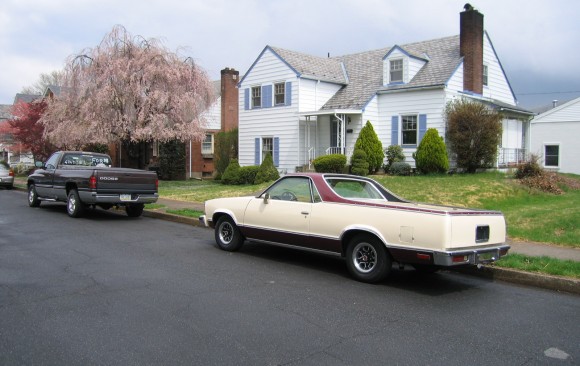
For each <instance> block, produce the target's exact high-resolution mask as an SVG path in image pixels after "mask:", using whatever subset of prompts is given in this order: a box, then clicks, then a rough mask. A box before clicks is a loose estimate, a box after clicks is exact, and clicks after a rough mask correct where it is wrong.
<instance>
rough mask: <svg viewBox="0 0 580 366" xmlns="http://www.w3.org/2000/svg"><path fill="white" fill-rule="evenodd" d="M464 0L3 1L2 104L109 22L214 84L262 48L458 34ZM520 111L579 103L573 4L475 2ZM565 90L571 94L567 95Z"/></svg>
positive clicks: (326, 48) (385, 42) (578, 7)
mask: <svg viewBox="0 0 580 366" xmlns="http://www.w3.org/2000/svg"><path fill="white" fill-rule="evenodd" d="M465 3H466V0H437V1H435V0H404V1H400V0H398V1H394V0H269V1H268V0H185V1H182V0H162V1H161V0H159V1H158V0H151V1H149V0H139V1H133V0H2V1H1V3H0V104H12V102H13V99H14V95H15V94H16V93H18V92H20V91H21V90H22V88H23V87H26V86H32V85H33V84H34V83H35V82H36V81H37V80H38V79H39V76H40V74H41V73H50V72H52V71H54V70H60V69H62V68H63V65H64V61H65V59H66V58H67V57H68V56H69V55H72V54H76V53H79V52H80V51H81V50H83V49H85V48H90V47H94V46H96V45H98V44H99V43H100V41H101V40H102V39H103V37H104V36H105V35H106V34H107V33H109V32H110V31H111V29H112V28H113V26H114V25H116V24H120V25H123V26H124V27H125V28H126V29H127V30H128V31H129V32H130V33H131V34H133V35H141V36H143V37H145V38H160V39H162V40H163V41H164V43H165V45H166V46H167V47H168V48H170V49H171V50H173V51H176V50H177V49H178V48H179V49H183V50H182V51H180V52H181V53H183V54H185V55H187V56H191V57H193V58H194V59H195V60H196V61H197V63H198V65H200V66H202V67H203V68H205V69H206V70H207V72H208V73H209V75H210V77H211V78H212V79H215V80H217V79H218V78H219V71H220V70H221V69H223V68H224V67H233V68H235V69H237V70H239V71H240V74H241V75H243V74H244V73H245V72H246V71H247V70H248V68H249V67H250V66H251V64H252V63H253V62H254V61H255V59H256V58H257V56H258V55H259V53H260V52H261V51H262V49H263V48H264V47H265V46H266V45H272V46H277V47H281V48H287V49H291V50H295V51H300V52H304V53H308V54H312V55H318V56H326V55H327V54H328V53H330V54H331V55H333V56H338V55H344V54H349V53H356V52H361V51H367V50H372V49H377V48H383V47H388V46H393V45H396V44H399V45H403V44H405V43H410V42H417V41H425V40H429V39H434V38H440V37H445V36H451V35H456V34H459V12H461V11H462V10H463V5H464V4H465ZM471 4H472V5H473V6H474V7H475V8H476V9H478V10H479V11H480V12H481V13H483V14H484V16H485V18H484V27H485V29H486V30H487V32H488V34H489V35H490V37H491V40H492V42H493V45H494V47H495V49H496V52H497V53H498V56H499V58H500V61H501V63H502V65H503V67H504V69H505V71H506V73H507V76H508V79H509V81H510V83H511V86H512V88H513V90H514V92H515V94H516V97H517V99H518V100H519V103H520V105H521V106H524V107H528V108H531V107H534V106H538V105H543V104H549V103H551V101H552V100H553V99H558V100H560V101H563V100H569V99H572V98H574V97H577V96H580V72H579V68H580V25H579V24H580V23H578V15H580V2H579V1H576V0H569V1H568V0H554V1H546V0H526V1H515V0H475V1H471ZM569 92H571V93H569Z"/></svg>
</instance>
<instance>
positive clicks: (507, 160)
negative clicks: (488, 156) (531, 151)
mask: <svg viewBox="0 0 580 366" xmlns="http://www.w3.org/2000/svg"><path fill="white" fill-rule="evenodd" d="M526 159H527V152H526V149H511V148H500V149H499V153H498V156H497V166H498V167H499V168H506V167H511V166H516V165H518V164H520V163H523V162H525V161H526Z"/></svg>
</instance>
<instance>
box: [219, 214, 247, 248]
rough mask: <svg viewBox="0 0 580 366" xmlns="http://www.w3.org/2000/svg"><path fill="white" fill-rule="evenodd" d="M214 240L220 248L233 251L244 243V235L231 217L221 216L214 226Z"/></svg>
mask: <svg viewBox="0 0 580 366" xmlns="http://www.w3.org/2000/svg"><path fill="white" fill-rule="evenodd" d="M215 241H216V243H217V245H218V246H219V247H220V249H222V250H225V251H228V252H235V251H236V250H239V249H240V248H241V247H242V245H243V244H244V237H243V236H242V233H240V229H239V228H238V225H236V223H235V222H234V220H233V219H232V218H231V217H229V216H222V217H220V218H219V220H218V221H217V224H216V226H215Z"/></svg>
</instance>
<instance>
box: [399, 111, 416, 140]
mask: <svg viewBox="0 0 580 366" xmlns="http://www.w3.org/2000/svg"><path fill="white" fill-rule="evenodd" d="M401 119H402V122H401V131H402V137H403V138H402V142H403V145H417V116H402V117H401Z"/></svg>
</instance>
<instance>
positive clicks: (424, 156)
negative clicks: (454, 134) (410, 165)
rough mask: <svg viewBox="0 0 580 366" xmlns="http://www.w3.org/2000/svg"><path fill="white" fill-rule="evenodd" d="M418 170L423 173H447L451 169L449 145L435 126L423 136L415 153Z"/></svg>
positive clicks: (414, 157)
mask: <svg viewBox="0 0 580 366" xmlns="http://www.w3.org/2000/svg"><path fill="white" fill-rule="evenodd" d="M413 159H415V165H416V166H417V170H419V171H420V172H421V173H423V174H432V173H446V172H447V171H448V170H449V158H448V157H447V147H446V146H445V142H443V138H442V137H441V136H439V132H437V130H436V129H435V128H430V129H428V130H427V132H426V133H425V136H423V139H422V140H421V143H419V146H418V147H417V151H416V152H415V153H413Z"/></svg>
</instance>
